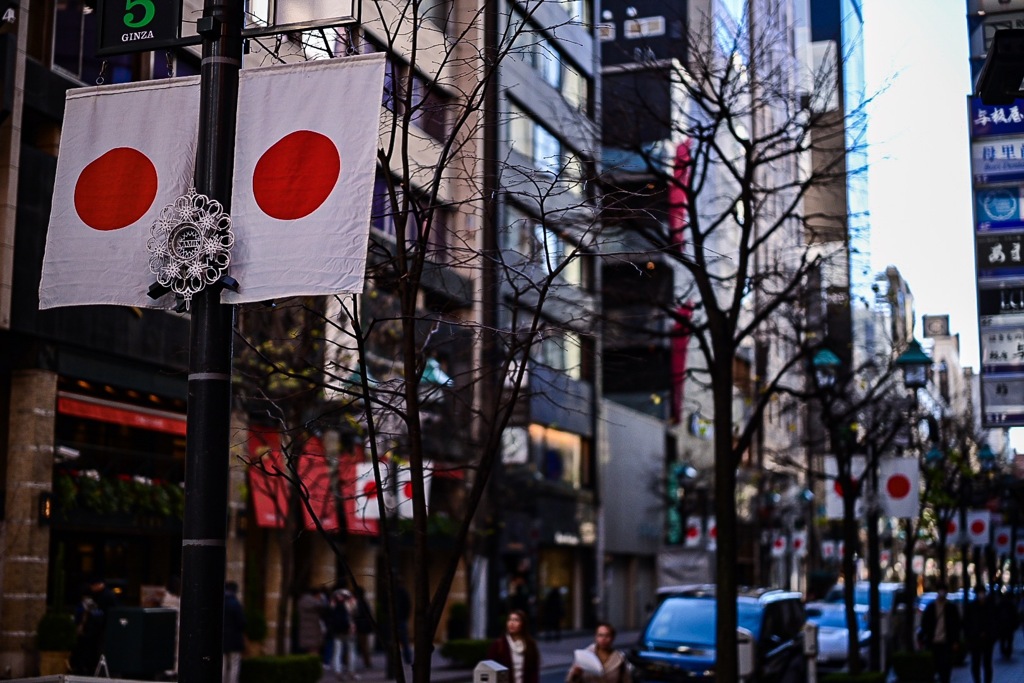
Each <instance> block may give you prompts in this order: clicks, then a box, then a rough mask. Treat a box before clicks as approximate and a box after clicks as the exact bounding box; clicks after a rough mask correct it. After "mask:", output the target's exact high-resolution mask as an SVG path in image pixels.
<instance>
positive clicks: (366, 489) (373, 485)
mask: <svg viewBox="0 0 1024 683" xmlns="http://www.w3.org/2000/svg"><path fill="white" fill-rule="evenodd" d="M363 495H364V496H366V497H367V498H376V497H377V482H375V481H368V482H366V483H365V484H363Z"/></svg>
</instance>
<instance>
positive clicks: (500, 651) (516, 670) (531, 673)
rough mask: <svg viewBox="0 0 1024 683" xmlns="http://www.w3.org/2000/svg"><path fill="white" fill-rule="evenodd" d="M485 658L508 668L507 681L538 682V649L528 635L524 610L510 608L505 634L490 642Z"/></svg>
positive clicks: (517, 682) (510, 682) (516, 682)
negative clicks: (508, 677)
mask: <svg viewBox="0 0 1024 683" xmlns="http://www.w3.org/2000/svg"><path fill="white" fill-rule="evenodd" d="M487 658H488V659H493V660H494V661H496V662H497V663H498V664H501V665H502V666H504V667H505V668H507V669H508V670H509V672H510V679H509V683H539V681H540V651H539V650H538V649H537V643H536V642H535V641H534V640H533V638H531V637H530V632H529V630H528V628H527V623H526V612H524V611H522V610H518V609H516V610H512V612H511V613H510V614H509V615H508V620H507V621H506V622H505V634H504V635H502V636H499V637H498V638H497V639H496V640H495V641H494V642H492V643H491V646H490V647H489V648H488V649H487Z"/></svg>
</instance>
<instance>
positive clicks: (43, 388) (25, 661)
mask: <svg viewBox="0 0 1024 683" xmlns="http://www.w3.org/2000/svg"><path fill="white" fill-rule="evenodd" d="M56 396H57V375H56V374H54V373H52V372H47V371H44V370H21V371H17V372H14V373H13V374H12V376H11V394H10V398H11V401H10V406H11V407H10V415H9V420H8V423H9V427H10V429H9V438H8V443H7V462H6V474H7V477H6V481H5V482H4V484H5V486H4V488H5V490H6V492H7V498H6V502H5V505H4V509H3V512H4V518H3V522H2V523H0V614H3V620H2V630H0V678H8V677H10V676H14V677H15V678H17V677H21V676H27V675H29V674H30V673H34V671H35V658H34V650H35V633H36V626H37V624H38V623H39V619H40V618H41V617H42V616H43V613H44V612H45V611H46V593H47V586H46V580H47V575H48V566H49V552H50V530H49V527H47V526H41V525H40V524H39V500H40V495H41V494H44V493H49V492H50V491H51V489H52V481H53V447H54V446H53V444H54V433H55V417H56V412H55V406H56Z"/></svg>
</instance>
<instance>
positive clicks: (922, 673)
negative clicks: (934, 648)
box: [892, 650, 935, 683]
mask: <svg viewBox="0 0 1024 683" xmlns="http://www.w3.org/2000/svg"><path fill="white" fill-rule="evenodd" d="M892 671H893V673H894V674H895V675H896V680H897V681H899V683H932V681H934V680H935V662H934V661H933V659H932V653H931V652H929V651H928V650H918V651H916V652H894V653H893V655H892Z"/></svg>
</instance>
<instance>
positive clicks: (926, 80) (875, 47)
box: [864, 0, 979, 370]
mask: <svg viewBox="0 0 1024 683" xmlns="http://www.w3.org/2000/svg"><path fill="white" fill-rule="evenodd" d="M966 13H967V3H966V1H965V0H864V43H865V50H864V56H865V70H866V81H867V91H868V93H869V94H872V93H874V94H875V97H874V100H873V101H872V103H871V105H870V108H869V114H870V119H869V123H868V126H869V132H868V135H869V152H868V154H869V158H868V162H869V166H870V168H869V171H868V204H869V210H870V214H871V215H870V224H871V263H872V266H873V268H872V270H874V271H875V272H878V271H881V270H884V269H885V267H886V266H888V265H893V266H896V267H897V268H898V269H899V271H900V273H901V274H902V275H903V277H904V278H905V279H906V281H907V283H908V284H909V286H910V290H911V292H913V294H914V301H915V308H916V313H917V325H916V327H915V334H916V336H917V337H918V338H919V339H920V338H922V327H921V321H920V318H921V316H922V315H925V314H929V315H942V314H947V313H948V314H949V317H950V330H951V332H952V333H954V334H956V333H959V335H960V350H961V363H962V364H963V365H964V366H965V367H967V366H971V367H974V368H975V370H977V369H978V368H979V362H978V360H979V356H978V326H977V303H976V297H975V284H974V243H973V236H972V235H973V232H972V231H973V225H972V222H973V213H972V208H971V174H970V150H969V147H968V139H967V102H966V97H967V94H968V92H969V91H970V88H971V79H970V66H969V63H968V46H967V20H966Z"/></svg>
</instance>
